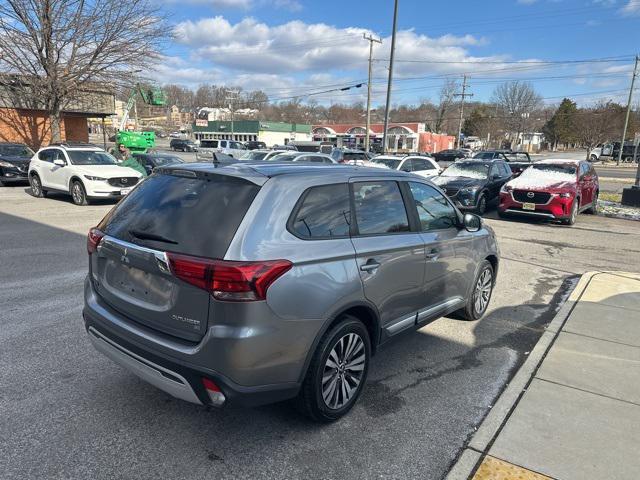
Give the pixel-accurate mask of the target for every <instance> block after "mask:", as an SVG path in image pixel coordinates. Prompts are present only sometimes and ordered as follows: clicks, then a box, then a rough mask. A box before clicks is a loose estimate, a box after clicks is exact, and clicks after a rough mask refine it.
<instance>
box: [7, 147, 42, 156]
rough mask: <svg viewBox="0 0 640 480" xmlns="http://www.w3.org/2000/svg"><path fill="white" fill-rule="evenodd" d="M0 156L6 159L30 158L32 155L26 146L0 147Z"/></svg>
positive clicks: (31, 151)
mask: <svg viewBox="0 0 640 480" xmlns="http://www.w3.org/2000/svg"><path fill="white" fill-rule="evenodd" d="M0 155H4V156H7V157H32V156H33V155H34V153H33V150H31V149H30V148H29V147H27V146H26V145H0Z"/></svg>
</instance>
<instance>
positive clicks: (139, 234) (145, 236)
mask: <svg viewBox="0 0 640 480" xmlns="http://www.w3.org/2000/svg"><path fill="white" fill-rule="evenodd" d="M129 233H130V234H131V235H133V236H134V237H136V238H139V239H140V240H154V241H156V242H163V243H171V244H173V245H177V244H178V242H176V241H175V240H171V239H170V238H167V237H163V236H162V235H157V234H155V233H150V232H143V231H141V230H129Z"/></svg>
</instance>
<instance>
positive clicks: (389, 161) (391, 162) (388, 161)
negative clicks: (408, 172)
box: [371, 158, 401, 170]
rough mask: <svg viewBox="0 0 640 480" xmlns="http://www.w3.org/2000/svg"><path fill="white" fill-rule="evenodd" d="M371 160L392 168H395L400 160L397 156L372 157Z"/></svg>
mask: <svg viewBox="0 0 640 480" xmlns="http://www.w3.org/2000/svg"><path fill="white" fill-rule="evenodd" d="M371 161H372V162H373V163H380V164H382V165H385V166H387V167H389V168H390V169H392V170H396V169H397V168H398V165H400V162H401V160H400V159H399V158H374V159H372V160H371Z"/></svg>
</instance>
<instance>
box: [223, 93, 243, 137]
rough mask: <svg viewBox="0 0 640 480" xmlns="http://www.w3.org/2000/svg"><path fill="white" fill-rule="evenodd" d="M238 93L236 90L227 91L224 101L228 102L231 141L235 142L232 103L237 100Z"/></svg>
mask: <svg viewBox="0 0 640 480" xmlns="http://www.w3.org/2000/svg"><path fill="white" fill-rule="evenodd" d="M238 93H240V92H239V91H238V90H228V92H227V98H226V100H227V101H228V102H229V110H231V140H235V139H234V138H233V136H234V125H233V112H234V110H235V109H234V105H233V102H234V101H235V100H237V99H238V97H237V95H238Z"/></svg>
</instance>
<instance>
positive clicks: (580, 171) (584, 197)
mask: <svg viewBox="0 0 640 480" xmlns="http://www.w3.org/2000/svg"><path fill="white" fill-rule="evenodd" d="M598 192H599V184H598V175H597V174H596V171H595V169H594V168H593V165H591V164H590V163H589V162H587V161H577V160H543V161H540V162H536V163H534V164H533V165H531V166H530V167H529V168H527V169H526V170H525V171H524V172H522V174H521V175H520V176H519V177H518V178H515V179H513V180H511V181H509V182H507V183H506V184H505V185H504V186H503V187H502V189H501V190H500V205H499V206H498V215H499V216H500V217H507V216H511V215H521V216H531V217H537V218H548V219H550V220H560V221H562V222H563V223H565V224H567V225H573V224H574V223H575V221H576V217H577V216H578V213H580V212H587V213H596V211H597V207H598Z"/></svg>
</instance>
